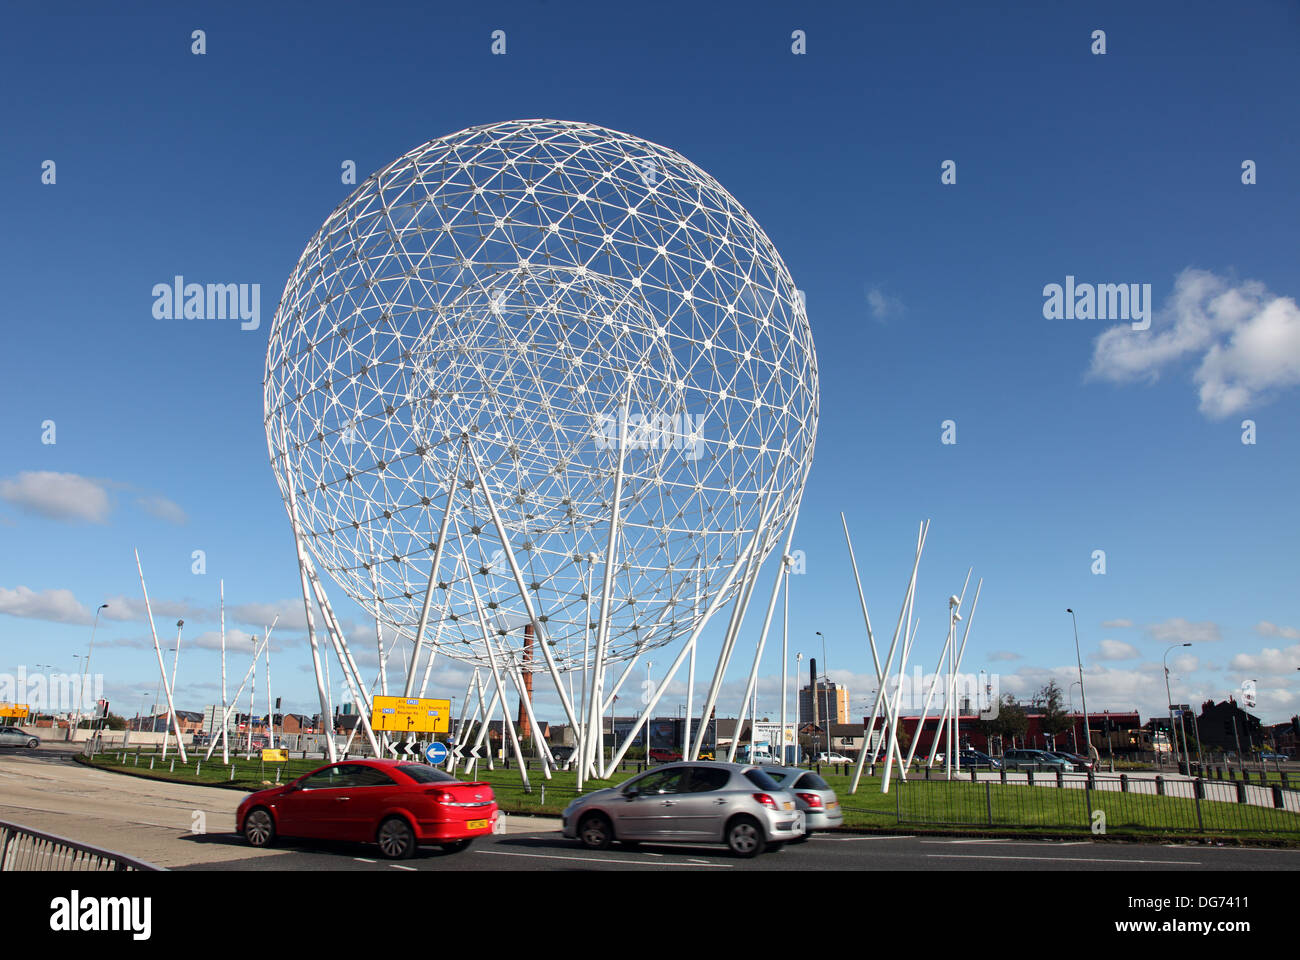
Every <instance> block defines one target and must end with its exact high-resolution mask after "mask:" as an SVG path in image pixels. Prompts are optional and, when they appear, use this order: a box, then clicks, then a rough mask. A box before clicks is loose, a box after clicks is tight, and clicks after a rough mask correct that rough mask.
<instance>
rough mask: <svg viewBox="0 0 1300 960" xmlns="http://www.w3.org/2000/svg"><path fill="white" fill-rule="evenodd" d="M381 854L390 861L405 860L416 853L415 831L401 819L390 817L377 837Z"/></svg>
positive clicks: (380, 828) (381, 827)
mask: <svg viewBox="0 0 1300 960" xmlns="http://www.w3.org/2000/svg"><path fill="white" fill-rule="evenodd" d="M375 841H376V842H377V843H378V844H379V852H380V853H382V854H383V855H384V856H385V857H387V858H388V859H389V860H405V859H406V858H407V857H409V856H411V855H412V854H413V853H415V831H414V830H412V829H411V825H410V824H409V823H407V822H406V821H405V820H403V819H402V818H401V817H389V818H388V819H387V820H385V821H384V822H383V823H381V824H380V825H379V832H378V833H377V834H376V835H375Z"/></svg>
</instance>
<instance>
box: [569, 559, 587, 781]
mask: <svg viewBox="0 0 1300 960" xmlns="http://www.w3.org/2000/svg"><path fill="white" fill-rule="evenodd" d="M584 583H585V586H586V589H585V590H584V591H583V594H584V595H585V597H586V601H585V602H586V613H585V614H584V615H583V619H582V703H581V704H580V705H579V707H578V715H579V716H580V717H583V718H586V717H588V716H589V715H590V711H591V707H590V704H589V703H588V690H587V687H588V680H589V675H590V673H591V664H590V663H589V662H588V661H589V660H590V659H591V555H590V554H589V555H588V556H587V576H586V578H585V580H584ZM585 724H586V720H585V719H584V720H583V723H580V724H578V725H577V726H575V727H571V728H570V729H572V730H573V733H574V751H573V756H574V758H575V761H576V762H575V761H571V766H573V768H574V769H575V770H576V771H577V781H578V792H579V793H581V792H582V781H583V780H584V779H585V778H586V775H587V734H588V732H589V731H588V729H587V727H586V726H585Z"/></svg>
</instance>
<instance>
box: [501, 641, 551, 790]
mask: <svg viewBox="0 0 1300 960" xmlns="http://www.w3.org/2000/svg"><path fill="white" fill-rule="evenodd" d="M507 672H508V673H509V675H510V679H511V681H512V682H513V683H514V685H515V689H516V690H518V691H519V702H520V703H522V704H523V705H524V715H525V716H527V717H528V726H529V728H530V729H531V730H532V732H533V745H534V746H535V747H536V748H537V756H538V757H539V758H540V759H541V761H542V776H544V777H545V778H546V779H547V780H550V779H551V769H552V768H554V767H557V766H558V765H557V764H556V762H555V756H554V755H553V754H552V753H551V748H550V745H549V744H548V743H547V742H546V738H545V737H543V736H542V726H541V724H539V723H538V722H537V714H535V713H534V712H533V701H532V698H531V697H530V696H528V691H527V689H526V688H525V686H524V674H523V669H522V668H521V667H520V665H519V663H518V662H516V661H515V659H514V653H513V652H510V653H509V656H508V666H507Z"/></svg>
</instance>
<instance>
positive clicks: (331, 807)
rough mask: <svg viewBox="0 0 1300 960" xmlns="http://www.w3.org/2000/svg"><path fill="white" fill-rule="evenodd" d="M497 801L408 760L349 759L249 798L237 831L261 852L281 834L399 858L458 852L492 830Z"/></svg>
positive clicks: (479, 787)
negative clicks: (374, 848)
mask: <svg viewBox="0 0 1300 960" xmlns="http://www.w3.org/2000/svg"><path fill="white" fill-rule="evenodd" d="M496 818H497V804H496V799H495V798H494V797H493V794H492V788H491V787H490V786H489V785H488V784H486V783H465V782H462V781H460V780H457V779H456V778H455V777H453V776H452V775H451V774H449V773H446V772H444V771H442V770H439V769H437V768H436V767H431V766H426V765H425V764H422V763H411V762H409V761H403V760H347V761H344V762H342V763H331V764H329V765H328V766H324V767H321V768H320V769H319V770H313V771H312V772H311V773H308V774H306V775H304V776H301V777H299V778H298V779H297V780H294V781H292V782H290V783H286V784H285V785H284V786H281V787H274V788H272V789H270V790H259V791H258V792H257V793H252V794H249V795H248V796H247V797H245V798H244V801H243V802H242V803H241V804H240V805H239V810H238V811H237V812H236V814H235V828H236V829H237V830H238V831H239V832H240V833H242V834H243V835H244V838H245V839H246V840H247V841H248V842H249V843H250V844H252V845H253V846H255V847H266V846H270V845H271V844H272V843H274V842H275V839H276V837H300V838H305V839H316V840H348V841H355V842H358V843H377V844H378V845H379V852H380V853H382V854H383V855H384V856H385V857H388V858H389V859H392V860H398V859H402V858H404V857H409V856H411V855H412V854H414V853H415V849H416V847H418V846H420V845H421V844H430V845H435V846H440V847H442V848H443V849H444V850H446V851H449V852H452V851H458V850H464V849H465V848H466V847H468V846H469V844H470V841H471V840H473V839H474V837H477V836H481V835H483V834H486V833H491V832H492V827H493V824H494V823H495V821H496Z"/></svg>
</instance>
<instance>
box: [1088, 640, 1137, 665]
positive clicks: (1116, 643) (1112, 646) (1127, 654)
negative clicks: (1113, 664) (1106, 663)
mask: <svg viewBox="0 0 1300 960" xmlns="http://www.w3.org/2000/svg"><path fill="white" fill-rule="evenodd" d="M1140 656H1141V653H1140V652H1139V651H1138V648H1137V647H1135V646H1133V644H1131V643H1124V642H1123V641H1122V640H1103V641H1102V642H1101V650H1100V651H1099V652H1098V653H1097V659H1098V660H1136V659H1137V658H1138V657H1140Z"/></svg>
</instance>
